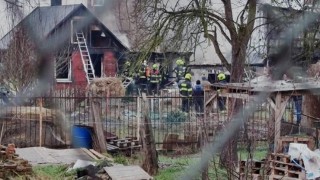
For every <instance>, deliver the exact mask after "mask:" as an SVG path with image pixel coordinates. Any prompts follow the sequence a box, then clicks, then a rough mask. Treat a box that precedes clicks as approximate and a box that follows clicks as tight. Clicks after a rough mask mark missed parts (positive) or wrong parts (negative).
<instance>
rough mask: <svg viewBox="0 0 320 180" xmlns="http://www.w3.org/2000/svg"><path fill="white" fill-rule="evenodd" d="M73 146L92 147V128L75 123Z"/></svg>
mask: <svg viewBox="0 0 320 180" xmlns="http://www.w3.org/2000/svg"><path fill="white" fill-rule="evenodd" d="M72 147H74V148H88V149H92V138H91V128H90V127H88V126H82V125H74V126H73V127H72Z"/></svg>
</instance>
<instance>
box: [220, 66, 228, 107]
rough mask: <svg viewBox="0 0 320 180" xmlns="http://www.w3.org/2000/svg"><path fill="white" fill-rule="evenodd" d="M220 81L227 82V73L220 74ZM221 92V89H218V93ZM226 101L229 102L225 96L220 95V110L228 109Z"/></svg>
mask: <svg viewBox="0 0 320 180" xmlns="http://www.w3.org/2000/svg"><path fill="white" fill-rule="evenodd" d="M218 83H222V84H225V83H227V79H226V75H225V74H224V73H222V72H221V73H219V74H218ZM220 92H221V90H220V89H218V93H220ZM226 103H227V99H226V98H225V97H221V96H218V107H219V109H220V111H225V110H226Z"/></svg>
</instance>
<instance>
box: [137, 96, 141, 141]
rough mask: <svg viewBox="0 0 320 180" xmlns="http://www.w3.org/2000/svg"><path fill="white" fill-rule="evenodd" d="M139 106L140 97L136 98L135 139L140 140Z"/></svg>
mask: <svg viewBox="0 0 320 180" xmlns="http://www.w3.org/2000/svg"><path fill="white" fill-rule="evenodd" d="M140 112H141V105H140V97H139V96H138V97H137V116H136V119H137V139H138V140H140V133H139V132H140V121H141V113H140Z"/></svg>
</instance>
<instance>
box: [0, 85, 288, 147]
mask: <svg viewBox="0 0 320 180" xmlns="http://www.w3.org/2000/svg"><path fill="white" fill-rule="evenodd" d="M182 98H184V97H180V96H175V97H172V96H165V95H163V96H160V97H159V96H149V97H147V101H143V100H142V97H139V96H134V97H132V96H131V97H107V96H104V97H88V96H86V93H85V92H84V91H80V90H78V89H76V88H75V89H72V90H70V89H69V90H55V91H54V92H50V93H47V94H45V95H44V96H42V97H33V98H30V97H29V98H24V97H19V99H24V100H25V103H24V104H23V105H20V106H15V105H14V98H13V97H10V98H9V99H10V100H11V102H12V104H11V105H10V106H7V105H3V107H2V110H1V115H2V116H1V119H2V121H1V123H2V124H0V126H1V129H0V132H1V133H0V135H1V136H0V140H1V142H2V143H4V144H6V143H15V144H16V145H17V146H18V147H29V146H39V145H41V146H46V147H60V146H66V145H70V144H71V143H72V142H71V141H70V140H71V129H72V126H73V125H89V124H90V123H93V122H92V113H91V108H90V101H91V100H92V99H94V100H95V102H99V103H100V104H101V106H100V107H101V109H100V114H101V119H102V120H103V121H102V124H101V125H102V126H103V128H104V131H105V136H106V138H107V137H111V136H116V137H118V138H125V137H138V136H139V125H141V122H142V121H141V118H143V116H144V113H145V112H146V110H148V112H149V114H148V117H149V118H150V119H151V123H152V128H153V133H154V138H155V142H156V144H157V145H158V148H162V147H164V146H166V144H175V145H177V146H176V147H178V146H183V145H188V146H189V145H190V146H192V147H194V145H196V144H198V143H199V130H200V129H201V128H205V129H206V133H207V136H208V137H209V141H214V140H215V137H216V136H217V132H219V131H220V130H222V129H223V128H224V126H225V123H226V122H227V121H226V120H227V119H228V113H227V112H225V111H221V110H219V107H218V106H217V105H214V106H210V107H209V106H207V107H204V112H206V113H205V114H204V112H201V113H198V112H196V110H195V103H191V104H190V110H189V112H183V111H182ZM206 99H207V97H206ZM190 101H191V102H192V98H191V99H190ZM204 102H205V101H204ZM244 103H245V102H244ZM257 107H258V108H257V111H256V112H254V113H253V114H252V115H251V116H250V118H249V119H248V121H247V126H243V127H242V128H241V132H240V138H239V140H240V142H241V141H245V140H246V139H248V138H250V139H251V140H252V142H255V141H260V140H266V139H268V134H270V133H269V132H268V131H270V129H268V122H269V119H270V118H271V116H272V113H271V110H270V107H269V105H268V103H263V104H257ZM286 112H287V114H290V113H291V114H292V113H293V108H292V105H291V104H289V106H288V109H287V111H286ZM287 117H292V116H291V115H290V116H289V115H288V116H287V115H285V116H284V118H285V119H287ZM40 119H41V121H42V128H40ZM288 121H289V122H292V120H288ZM244 127H246V128H247V129H246V128H244ZM245 133H247V134H245ZM40 134H41V135H40ZM40 136H41V137H40ZM172 137H175V138H173V139H172ZM40 139H42V141H41V142H40ZM166 147H168V146H166ZM169 148H174V147H171V146H170V147H169Z"/></svg>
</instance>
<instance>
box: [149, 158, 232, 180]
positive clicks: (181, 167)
mask: <svg viewBox="0 0 320 180" xmlns="http://www.w3.org/2000/svg"><path fill="white" fill-rule="evenodd" d="M198 160H199V157H198V156H197V155H190V156H184V157H178V158H170V157H166V156H159V162H160V163H161V164H170V166H169V167H166V168H164V169H160V170H159V172H158V175H156V176H155V179H156V180H174V179H179V177H180V176H181V175H183V173H185V170H186V168H187V167H188V166H189V165H191V164H192V163H195V162H197V161H198ZM216 162H217V161H216ZM226 175H227V173H226V171H225V170H224V169H222V168H220V167H219V166H218V165H216V168H215V167H214V163H211V166H210V167H209V179H217V177H218V179H219V180H223V179H224V178H223V177H227V176H226ZM199 179H200V177H199Z"/></svg>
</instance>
